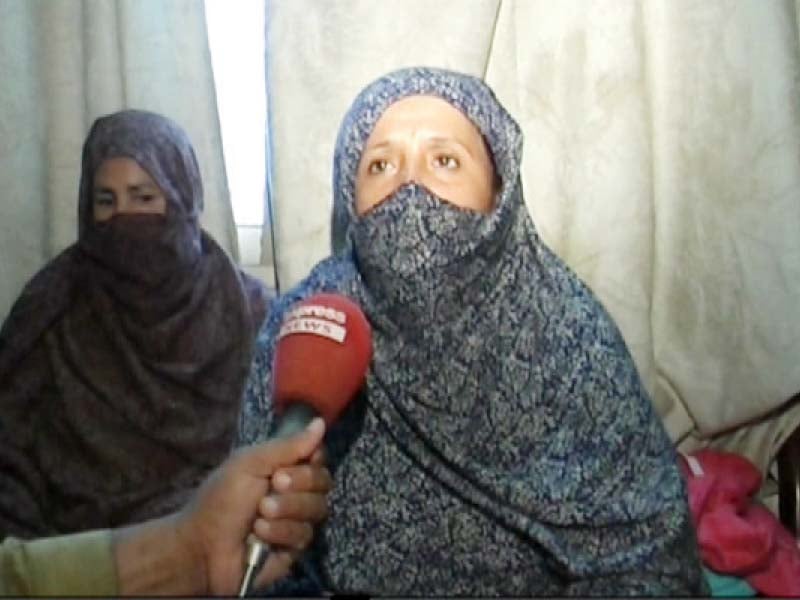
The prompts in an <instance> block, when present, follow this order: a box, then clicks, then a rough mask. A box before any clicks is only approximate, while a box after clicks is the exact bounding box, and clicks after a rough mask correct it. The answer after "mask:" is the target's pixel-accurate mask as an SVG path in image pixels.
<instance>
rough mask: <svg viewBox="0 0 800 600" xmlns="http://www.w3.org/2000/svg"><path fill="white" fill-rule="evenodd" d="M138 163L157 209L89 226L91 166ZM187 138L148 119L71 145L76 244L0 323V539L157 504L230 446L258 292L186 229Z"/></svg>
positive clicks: (125, 515)
mask: <svg viewBox="0 0 800 600" xmlns="http://www.w3.org/2000/svg"><path fill="white" fill-rule="evenodd" d="M115 157H127V158H131V159H133V160H135V161H136V162H137V163H138V164H139V165H140V166H141V167H142V168H143V169H144V170H145V171H147V173H148V174H149V175H150V176H151V177H152V179H153V180H154V181H155V183H156V184H157V185H158V186H159V187H160V189H161V191H162V192H163V193H164V196H165V198H166V200H167V210H166V214H165V215H116V216H114V217H112V218H111V219H110V220H108V221H105V222H102V223H95V222H94V220H93V206H92V186H93V180H94V176H95V172H96V171H97V169H98V167H99V166H100V165H101V164H102V162H103V161H104V160H106V159H109V158H115ZM202 208H203V188H202V182H201V178H200V171H199V168H198V164H197V160H196V158H195V155H194V151H193V149H192V146H191V143H190V142H189V139H188V137H187V136H186V133H185V132H184V131H183V130H182V129H181V128H180V127H178V126H177V125H176V124H175V123H173V122H172V121H170V120H169V119H166V118H164V117H162V116H160V115H156V114H153V113H148V112H143V111H135V110H127V111H122V112H119V113H115V114H113V115H110V116H107V117H103V118H100V119H98V120H97V121H96V122H95V123H94V125H93V126H92V129H91V131H90V132H89V135H88V138H87V140H86V143H85V145H84V148H83V165H82V173H81V183H80V198H79V204H78V211H79V239H78V241H77V243H76V244H74V245H73V246H71V247H70V248H68V249H67V250H65V251H64V252H63V253H61V254H60V255H59V256H58V257H56V258H55V259H54V260H53V261H51V262H50V263H49V264H48V265H47V266H46V267H45V268H44V269H42V270H41V271H40V272H39V273H38V274H37V275H36V276H35V277H34V278H33V279H32V280H31V281H30V283H29V284H28V285H27V286H26V287H25V289H24V290H23V292H22V294H21V296H20V298H19V299H18V300H17V302H16V303H15V305H14V307H13V308H12V310H11V313H10V314H9V316H8V318H7V320H6V322H5V323H4V325H3V328H2V330H1V331H0V538H2V537H4V536H5V535H9V534H13V535H16V536H21V537H33V536H41V535H48V534H55V533H65V532H70V531H78V530H85V529H92V528H101V527H114V526H118V525H122V524H125V523H131V522H136V521H140V520H143V519H146V518H150V517H153V516H158V515H162V514H165V513H167V512H169V511H170V510H172V509H174V508H175V507H177V506H179V505H180V504H182V503H183V502H184V500H185V499H186V496H187V495H188V493H189V492H190V491H191V489H192V488H193V487H194V486H195V485H196V484H197V483H198V482H199V481H200V480H201V479H202V478H203V476H204V475H205V474H206V473H207V472H208V471H209V470H210V469H212V468H213V467H214V466H216V465H217V464H218V463H219V462H220V461H221V460H223V459H224V457H225V456H226V455H227V453H228V452H229V449H230V447H231V442H232V438H233V434H234V430H235V425H236V421H237V416H238V413H239V407H240V401H241V394H242V388H243V385H244V380H245V377H246V375H247V372H248V368H249V364H250V359H251V355H252V349H253V341H254V338H255V333H256V331H257V330H258V327H259V326H260V324H261V322H262V320H263V318H264V315H265V313H266V307H267V300H268V299H267V293H266V290H265V288H264V287H263V286H262V285H261V284H260V283H258V282H256V280H254V279H252V278H250V277H249V276H247V275H245V274H244V273H242V272H241V271H240V270H239V269H238V268H237V267H236V266H235V265H234V264H233V263H232V261H231V260H230V258H229V257H228V256H227V255H226V254H225V252H224V251H223V250H222V249H221V248H220V247H219V246H218V245H217V244H216V242H214V240H213V239H211V237H210V236H209V235H208V234H207V233H205V232H204V231H203V230H202V229H201V228H200V224H199V222H198V218H199V215H200V213H201V211H202Z"/></svg>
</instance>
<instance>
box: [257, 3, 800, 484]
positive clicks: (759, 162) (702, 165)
mask: <svg viewBox="0 0 800 600" xmlns="http://www.w3.org/2000/svg"><path fill="white" fill-rule="evenodd" d="M799 5H800V3H798V2H792V1H791V0H737V1H731V0H727V1H726V0H647V1H638V0H613V1H608V0H597V1H592V0H559V1H558V2H552V1H550V0H469V1H466V0H439V1H437V2H430V1H428V0H395V1H384V2H381V3H380V4H379V5H378V4H376V3H374V2H371V1H369V0H357V1H351V0H339V1H331V2H316V1H314V0H267V19H268V24H267V48H268V49H267V60H268V66H267V70H268V88H269V94H270V98H269V101H270V119H271V133H272V136H273V141H272V143H273V150H274V153H273V162H272V167H271V168H272V173H271V176H272V193H273V199H274V202H275V224H276V232H275V233H276V246H277V250H276V263H277V268H278V274H279V278H280V284H281V288H282V289H283V290H286V289H288V287H290V286H291V285H293V284H294V283H296V282H297V281H299V280H300V279H301V278H302V277H303V276H304V275H305V274H306V273H307V272H308V270H309V269H310V267H311V266H312V265H313V264H314V263H315V262H316V261H318V260H319V259H320V258H322V257H323V256H325V255H326V254H327V253H328V252H329V231H328V228H329V215H330V201H331V188H330V173H331V160H332V149H333V143H334V138H335V135H336V132H337V129H338V126H339V122H340V120H341V118H342V116H343V114H344V111H345V110H346V108H347V107H348V106H349V104H350V102H351V101H352V99H353V97H354V96H355V94H356V93H357V92H358V91H359V90H360V89H361V88H362V87H363V86H364V85H365V84H366V83H368V82H369V81H371V80H372V79H374V78H375V77H377V76H379V75H381V74H383V73H384V72H386V71H388V70H391V69H394V68H398V67H402V66H407V65H413V64H426V65H434V66H443V67H449V68H454V69H457V70H461V71H465V72H468V73H472V74H475V75H478V76H482V77H485V78H486V80H487V81H488V82H489V83H490V84H491V85H492V86H493V87H494V89H495V90H496V92H497V94H498V96H499V98H500V100H501V101H502V102H503V103H504V104H505V105H506V106H507V107H508V108H509V110H510V111H511V113H512V114H513V115H514V116H515V117H516V118H517V119H518V120H519V122H520V124H521V125H522V127H523V130H524V132H525V136H526V145H525V155H524V173H523V184H524V187H525V193H526V199H527V202H528V205H529V209H530V211H531V214H532V215H533V217H534V221H535V222H536V225H537V227H538V228H539V231H540V232H541V234H542V237H543V238H544V240H545V241H546V242H547V243H548V244H549V245H550V246H551V247H552V248H553V249H554V250H555V251H556V252H557V253H558V254H559V255H560V256H561V257H562V258H564V260H565V261H566V262H567V263H568V264H569V265H571V266H572V267H573V268H574V269H575V270H576V271H577V272H578V273H579V274H580V276H581V277H582V278H583V279H584V280H585V281H586V282H587V283H588V284H589V285H590V286H591V287H592V288H593V289H594V291H595V292H596V293H597V295H598V296H599V297H600V299H601V300H602V301H603V303H604V304H605V305H606V307H607V308H608V309H609V311H610V312H611V314H612V315H613V316H614V317H615V319H616V320H617V322H618V324H619V325H620V328H621V329H622V331H623V334H624V336H625V338H626V340H627V342H628V344H629V346H630V348H631V351H632V353H633V355H634V358H635V360H636V362H637V365H638V367H639V369H640V371H641V373H642V376H643V378H644V380H645V382H646V385H647V387H648V389H649V390H650V391H651V393H652V394H653V398H654V401H655V403H656V406H657V408H658V410H659V412H660V414H661V415H662V416H663V418H664V420H665V423H666V424H667V427H668V429H669V431H670V433H671V435H672V436H673V438H674V439H675V440H676V441H681V442H682V443H683V445H684V446H685V447H687V448H688V447H692V446H695V445H697V444H705V443H708V441H709V440H711V441H712V443H714V444H717V445H719V446H723V447H725V446H728V447H731V449H735V450H738V451H740V452H743V453H745V454H747V455H748V456H750V457H751V458H752V459H753V460H754V461H755V462H756V463H757V464H758V465H759V466H761V467H762V469H763V468H766V466H767V463H768V462H769V460H770V459H771V458H772V455H773V454H774V452H775V451H776V449H777V447H778V445H779V444H780V443H781V442H782V441H783V439H784V438H785V436H786V435H788V433H790V432H791V431H792V430H793V429H794V427H795V426H796V425H797V424H798V423H800V406H795V407H792V408H791V409H789V410H787V411H784V412H782V413H781V414H779V415H777V416H771V418H769V419H768V420H766V421H764V422H762V423H761V424H760V425H750V424H747V425H744V426H743V424H745V423H749V422H751V421H753V420H756V419H759V418H761V417H763V415H765V414H767V413H768V412H769V411H772V410H774V409H776V408H777V407H780V406H781V405H783V404H784V403H785V401H786V400H787V399H788V398H789V397H791V396H792V395H793V394H795V393H797V392H798V391H800V318H799V317H800V314H799V313H800V308H799V307H800V83H799V81H798V76H799V74H800V46H799V45H798V20H799V19H798V13H799V12H800V11H799V10H798V6H799Z"/></svg>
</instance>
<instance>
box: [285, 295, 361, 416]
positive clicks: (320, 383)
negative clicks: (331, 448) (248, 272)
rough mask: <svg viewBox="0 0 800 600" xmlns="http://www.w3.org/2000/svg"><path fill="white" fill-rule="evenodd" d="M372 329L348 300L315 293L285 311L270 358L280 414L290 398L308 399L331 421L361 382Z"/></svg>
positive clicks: (345, 404) (299, 401) (305, 401)
mask: <svg viewBox="0 0 800 600" xmlns="http://www.w3.org/2000/svg"><path fill="white" fill-rule="evenodd" d="M370 360H372V330H371V328H370V325H369V322H368V321H367V318H366V316H364V313H363V312H362V311H361V309H360V308H359V307H358V305H357V304H355V303H354V302H353V301H352V300H350V299H348V298H346V297H344V296H341V295H338V294H328V293H320V294H315V295H313V296H310V297H308V298H306V299H305V300H302V301H301V302H298V303H297V304H295V305H294V306H293V307H292V308H291V309H290V310H289V311H288V312H287V313H286V316H285V317H284V320H283V324H282V325H281V330H280V333H279V335H278V342H277V345H276V348H275V355H274V359H273V364H272V385H273V388H272V392H273V395H272V398H273V401H274V403H275V408H276V413H277V415H278V416H280V415H281V414H282V412H283V411H284V410H285V409H286V408H287V407H288V406H289V405H290V404H293V403H303V404H307V405H310V406H311V407H312V408H313V409H315V410H316V411H317V413H319V414H320V416H322V417H323V418H324V419H325V422H326V423H327V424H328V425H329V426H330V425H331V424H332V423H333V422H334V421H335V420H336V418H337V417H338V416H339V414H340V413H341V412H342V411H343V410H344V408H345V407H346V406H347V404H348V403H349V402H350V400H351V399H352V398H353V396H355V394H356V392H358V390H359V389H360V388H361V386H362V385H363V383H364V378H365V377H366V374H367V369H368V368H369V363H370Z"/></svg>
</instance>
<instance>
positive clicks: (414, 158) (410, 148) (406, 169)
mask: <svg viewBox="0 0 800 600" xmlns="http://www.w3.org/2000/svg"><path fill="white" fill-rule="evenodd" d="M424 160H425V157H424V153H423V152H422V148H421V144H420V141H419V138H418V137H417V136H414V137H413V138H412V139H411V140H410V141H409V143H408V145H407V146H406V153H405V157H404V160H403V169H402V176H403V177H402V179H403V183H420V178H421V177H422V175H423V171H424V166H425V165H424Z"/></svg>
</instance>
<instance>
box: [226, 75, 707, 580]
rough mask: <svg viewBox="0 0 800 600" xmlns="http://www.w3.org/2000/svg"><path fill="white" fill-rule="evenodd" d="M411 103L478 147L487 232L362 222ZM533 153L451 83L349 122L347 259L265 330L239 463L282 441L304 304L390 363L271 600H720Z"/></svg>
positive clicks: (384, 206) (367, 93) (339, 174)
mask: <svg viewBox="0 0 800 600" xmlns="http://www.w3.org/2000/svg"><path fill="white" fill-rule="evenodd" d="M415 94H428V95H433V96H438V97H440V98H443V99H444V100H446V101H447V102H449V103H450V104H451V105H453V106H454V107H456V108H458V109H459V110H461V111H462V112H463V113H464V114H465V115H466V116H467V117H468V118H469V119H470V121H471V122H472V123H473V124H474V125H475V126H476V127H477V128H478V129H479V130H480V132H481V133H482V134H483V136H484V138H485V140H486V141H487V143H488V146H489V148H490V150H491V154H492V156H493V158H494V162H495V165H496V169H497V173H498V175H499V177H500V180H501V184H502V185H501V189H500V191H499V193H498V195H497V199H496V206H495V209H494V211H493V212H492V213H491V214H489V215H484V214H478V213H475V212H471V211H468V210H464V209H460V208H457V207H455V206H453V205H450V204H448V203H447V202H445V201H443V200H442V199H441V198H437V197H436V196H434V195H433V194H432V193H430V192H429V191H428V190H426V189H425V188H423V187H421V186H419V185H416V184H407V185H403V186H401V187H400V188H399V189H398V190H397V191H396V192H395V194H394V195H393V196H392V197H390V198H389V199H388V200H386V201H384V202H382V203H381V204H379V205H378V206H377V207H376V208H374V209H372V210H371V211H369V212H368V213H367V214H366V215H364V216H362V217H358V216H357V215H356V213H355V210H354V181H355V176H356V171H357V165H358V162H359V159H360V156H361V152H362V150H363V148H364V145H365V142H366V139H367V137H368V136H369V134H370V132H371V131H372V129H373V127H374V126H375V123H376V122H377V120H378V119H379V117H380V116H381V114H382V113H383V111H384V110H385V109H386V108H387V107H388V106H389V105H391V104H392V103H393V102H395V101H397V100H398V99H400V98H403V97H406V96H410V95H415ZM521 150H522V135H521V132H520V129H519V127H518V125H517V124H516V123H515V121H514V120H513V119H512V118H511V117H510V116H509V115H508V113H507V112H506V111H505V110H504V109H503V107H502V106H501V105H500V104H499V103H498V101H497V100H496V99H495V97H494V94H493V93H492V91H491V90H490V89H489V88H488V87H487V86H486V85H485V84H484V83H482V82H481V81H480V80H478V79H475V78H473V77H468V76H464V75H460V74H456V73H452V72H447V71H442V70H437V69H430V68H412V69H407V70H401V71H397V72H394V73H391V74H389V75H386V76H384V77H382V78H381V79H379V80H377V81H376V82H374V83H373V84H371V85H370V86H368V87H367V88H366V89H365V90H364V91H363V92H362V93H361V94H360V95H359V96H358V97H357V98H356V100H355V102H354V104H353V106H352V108H351V110H350V111H349V113H348V114H347V115H346V117H345V119H344V122H343V124H342V127H341V130H340V133H339V137H338V140H337V145H336V151H335V157H334V175H333V187H334V190H335V191H334V215H333V228H332V239H333V246H334V255H333V257H331V258H329V259H326V260H324V261H323V262H321V263H320V264H318V265H317V266H316V267H315V268H314V270H313V271H312V273H311V274H310V276H309V277H308V278H307V279H306V280H305V281H304V282H302V283H301V284H300V285H299V286H298V287H297V288H296V289H294V290H293V291H291V292H290V293H288V294H287V295H286V296H285V297H283V298H282V299H281V300H280V301H279V302H278V303H277V307H276V309H275V311H274V312H273V313H272V314H271V315H270V318H269V319H268V321H267V322H266V323H265V325H264V327H263V328H262V330H261V332H260V334H259V339H258V340H257V351H256V358H255V361H254V366H253V370H252V372H251V377H250V380H249V382H248V385H247V389H246V392H245V405H244V410H243V418H242V420H241V422H240V441H242V442H253V441H255V440H258V439H263V438H264V437H266V435H267V432H268V429H269V426H270V423H271V420H272V412H271V406H270V395H269V385H270V364H271V357H272V352H273V349H274V345H275V335H276V332H277V329H278V327H279V324H280V321H281V317H282V314H283V312H284V311H285V310H286V308H287V307H288V306H290V305H291V304H292V303H293V302H295V301H297V300H298V299H300V298H303V297H306V296H308V295H309V294H311V293H314V292H316V291H322V290H324V291H336V292H340V293H343V294H346V295H348V296H350V297H352V298H353V299H355V300H356V301H358V302H359V303H360V305H361V306H362V307H363V309H364V311H365V313H366V314H367V316H368V318H369V319H370V321H371V323H372V325H373V329H374V359H373V362H372V365H371V367H370V371H369V373H368V377H367V382H366V386H365V390H364V393H363V394H362V395H361V396H360V397H359V398H357V399H356V400H355V401H354V403H353V405H351V407H350V408H349V409H348V410H347V411H346V412H345V414H344V416H343V417H342V419H341V421H340V422H339V423H337V424H336V425H335V426H334V427H332V428H331V430H330V431H329V433H328V436H327V444H328V451H329V463H330V466H331V468H332V471H333V474H334V479H335V487H334V489H333V491H332V492H331V494H330V498H329V506H330V517H329V519H328V521H327V523H326V524H325V525H324V527H322V528H321V529H320V531H319V532H318V535H317V538H316V541H315V546H314V548H313V549H312V551H311V552H310V553H309V555H308V556H307V560H306V561H304V563H303V565H302V569H300V570H299V571H298V573H297V574H296V577H294V578H292V579H289V580H288V581H285V582H283V583H282V584H279V586H278V587H277V588H276V590H275V591H277V592H279V593H290V592H301V593H314V592H315V591H319V589H332V590H333V591H335V592H338V593H345V592H353V593H367V594H376V595H385V594H388V595H426V596H431V595H434V596H444V595H447V596H452V595H456V596H458V595H508V596H515V595H516V596H519V595H523V596H528V595H538V594H547V595H555V596H557V595H563V594H578V595H585V594H600V595H619V594H635V595H650V594H696V593H698V592H702V591H703V590H704V583H703V579H702V573H701V569H700V562H699V560H698V553H697V549H696V542H695V537H694V531H693V529H692V525H691V521H690V515H689V512H688V507H687V500H686V493H685V489H684V486H683V483H682V481H681V477H680V473H679V471H678V468H677V463H676V456H675V452H674V450H673V447H672V444H671V443H670V440H669V439H668V437H667V435H666V433H665V430H664V428H663V426H662V424H661V422H660V420H659V418H658V416H657V415H656V413H655V411H654V409H653V406H652V405H651V402H650V400H649V398H648V396H647V393H646V391H645V390H644V389H643V388H642V384H641V381H640V379H639V376H638V374H637V371H636V368H635V366H634V363H633V361H632V359H631V357H630V355H629V353H628V350H627V348H626V346H625V343H624V341H623V339H622V337H621V336H620V333H619V331H618V330H617V328H616V326H615V325H614V323H613V321H612V320H611V318H610V317H609V316H608V315H607V313H606V312H605V311H604V310H603V308H602V307H601V305H600V304H599V303H598V301H597V300H596V299H595V297H594V296H593V295H592V293H591V292H590V291H589V290H588V289H587V287H586V286H585V285H584V284H582V283H581V282H580V281H579V279H578V278H577V277H576V276H575V274H574V273H573V272H572V271H570V269H569V268H567V267H566V266H565V265H564V263H563V262H562V261H561V260H559V259H558V258H557V257H556V256H555V255H554V254H553V253H552V252H551V251H550V250H549V249H548V248H547V247H546V246H545V245H544V244H543V243H542V241H541V240H540V239H539V237H538V235H537V233H536V230H535V228H534V225H533V222H532V221H531V219H530V217H529V215H528V212H527V210H526V208H525V205H524V203H523V199H522V188H521V183H520V177H519V168H520V155H521ZM315 586H316V587H315Z"/></svg>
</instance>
